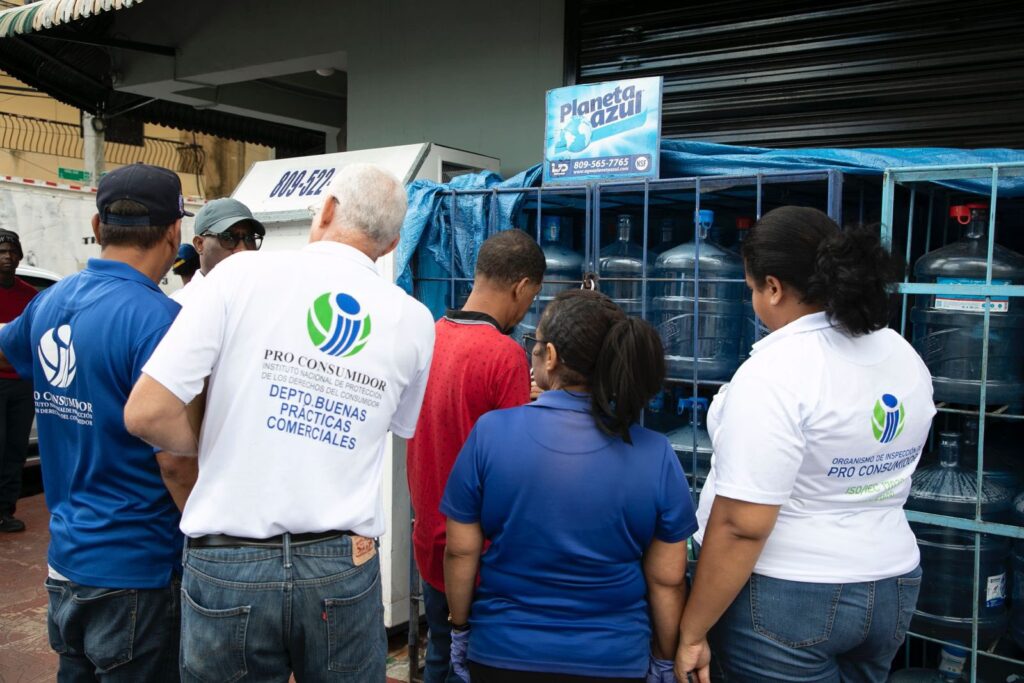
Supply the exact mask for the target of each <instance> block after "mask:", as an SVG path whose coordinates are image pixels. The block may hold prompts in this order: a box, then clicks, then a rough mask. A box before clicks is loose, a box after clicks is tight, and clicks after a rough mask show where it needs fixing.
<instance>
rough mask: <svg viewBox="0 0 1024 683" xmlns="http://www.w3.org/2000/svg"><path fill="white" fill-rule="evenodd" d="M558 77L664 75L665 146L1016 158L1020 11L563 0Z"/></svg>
mask: <svg viewBox="0 0 1024 683" xmlns="http://www.w3.org/2000/svg"><path fill="white" fill-rule="evenodd" d="M566 12H567V16H566V20H567V24H568V22H574V23H573V24H571V25H570V26H571V28H570V30H569V31H568V32H567V39H568V40H569V41H570V43H571V44H570V45H567V50H566V52H567V57H568V58H569V59H570V60H573V59H574V60H575V63H573V62H572V61H570V63H569V64H568V65H567V80H572V79H573V78H575V81H576V82H578V83H590V82H597V81H605V80H614V79H619V78H632V77H638V76H656V75H661V76H664V78H665V97H664V108H663V123H662V131H663V135H664V136H665V137H673V138H685V139H691V140H708V141H714V142H722V143H728V144H753V145H765V146H771V147H796V146H815V147H871V146H949V147H1015V148H1024V4H1022V3H1020V2H1019V0H1017V1H1015V2H995V1H987V2H986V1H980V2H964V1H959V2H945V1H936V0H897V1H891V2H857V1H855V0H842V1H832V2H806V1H804V2H801V1H796V0H794V1H789V2H785V1H784V2H760V3H758V2H749V1H743V2H739V1H735V0H720V1H718V2H707V1H701V2H689V3H675V2H663V1H652V2H636V3H623V2H621V0H614V1H613V0H570V2H569V3H568V5H567V7H566Z"/></svg>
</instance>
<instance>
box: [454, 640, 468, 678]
mask: <svg viewBox="0 0 1024 683" xmlns="http://www.w3.org/2000/svg"><path fill="white" fill-rule="evenodd" d="M468 652H469V629H466V630H464V631H452V655H451V656H452V671H454V672H455V675H456V676H458V677H459V678H461V679H462V680H464V681H465V682H466V683H469V664H468V663H467V661H466V654H467V653H468Z"/></svg>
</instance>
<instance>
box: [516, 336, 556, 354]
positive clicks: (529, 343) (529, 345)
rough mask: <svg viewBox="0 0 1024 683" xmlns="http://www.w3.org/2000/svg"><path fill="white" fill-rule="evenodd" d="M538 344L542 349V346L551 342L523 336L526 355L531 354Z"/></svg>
mask: <svg viewBox="0 0 1024 683" xmlns="http://www.w3.org/2000/svg"><path fill="white" fill-rule="evenodd" d="M538 344H540V345H541V346H542V347H543V345H544V344H551V342H549V341H548V340H546V339H537V338H536V337H534V336H533V335H532V334H524V335H523V348H524V349H526V352H527V353H532V352H533V349H535V348H536V347H537V345H538Z"/></svg>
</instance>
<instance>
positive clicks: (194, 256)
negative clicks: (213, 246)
mask: <svg viewBox="0 0 1024 683" xmlns="http://www.w3.org/2000/svg"><path fill="white" fill-rule="evenodd" d="M197 270H199V253H198V252H197V251H196V248H195V247H193V246H192V245H191V244H183V245H181V246H180V247H178V258H176V259H174V265H172V266H171V272H172V273H174V274H175V275H177V276H178V277H180V278H181V286H182V287H184V286H185V285H187V284H188V283H190V282H192V276H193V275H195V274H196V271H197Z"/></svg>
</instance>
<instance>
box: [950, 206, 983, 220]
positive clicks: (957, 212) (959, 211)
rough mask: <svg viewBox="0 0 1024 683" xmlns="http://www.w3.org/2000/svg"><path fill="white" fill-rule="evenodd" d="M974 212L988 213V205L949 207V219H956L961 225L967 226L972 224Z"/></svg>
mask: <svg viewBox="0 0 1024 683" xmlns="http://www.w3.org/2000/svg"><path fill="white" fill-rule="evenodd" d="M972 211H988V204H982V203H972V204H957V205H956V206H951V207H949V217H950V218H955V219H956V220H957V222H958V223H960V224H961V225H967V224H968V223H970V222H971V212H972Z"/></svg>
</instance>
